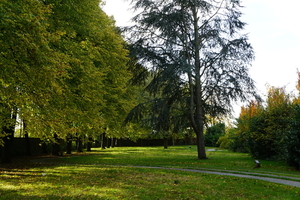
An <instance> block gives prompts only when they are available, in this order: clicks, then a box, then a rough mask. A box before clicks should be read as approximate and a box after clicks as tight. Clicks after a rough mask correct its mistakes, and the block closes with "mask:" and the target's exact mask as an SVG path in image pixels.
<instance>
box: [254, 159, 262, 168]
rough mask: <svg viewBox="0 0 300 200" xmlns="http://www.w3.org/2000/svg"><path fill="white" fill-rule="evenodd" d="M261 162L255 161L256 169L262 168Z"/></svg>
mask: <svg viewBox="0 0 300 200" xmlns="http://www.w3.org/2000/svg"><path fill="white" fill-rule="evenodd" d="M260 167H261V166H260V162H259V161H258V160H254V169H255V168H260Z"/></svg>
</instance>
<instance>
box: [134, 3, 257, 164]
mask: <svg viewBox="0 0 300 200" xmlns="http://www.w3.org/2000/svg"><path fill="white" fill-rule="evenodd" d="M132 4H133V9H135V10H136V11H138V12H139V13H138V14H137V15H136V16H135V17H134V18H133V21H134V22H135V23H136V25H134V26H132V27H130V28H128V32H129V33H128V39H129V40H130V43H132V44H133V49H134V50H135V51H134V52H135V54H136V57H137V58H138V59H139V62H140V63H141V64H143V65H144V66H147V67H148V68H149V69H151V71H152V72H153V73H154V78H153V80H152V81H151V82H150V84H149V85H148V86H147V88H146V89H147V90H148V91H149V92H150V93H151V94H153V95H157V94H162V95H161V97H162V98H169V99H172V98H175V100H173V101H171V105H170V106H172V105H175V104H177V103H179V102H180V103H181V105H182V102H185V103H186V104H185V106H184V107H185V108H186V110H188V113H189V114H188V120H189V122H190V126H191V127H193V129H194V131H195V133H196V136H197V145H198V158H199V159H205V158H206V153H205V146H204V135H203V128H204V123H205V116H206V115H207V114H209V115H212V116H217V115H222V114H223V115H224V114H227V113H229V112H230V111H231V109H232V107H231V102H232V101H237V100H241V101H244V100H247V99H249V98H250V97H253V96H257V95H256V93H255V86H254V82H253V80H252V79H251V78H250V77H249V75H248V67H249V65H250V62H251V61H252V60H253V58H254V53H253V49H252V47H251V45H250V44H249V43H248V39H247V36H246V35H242V34H240V33H239V31H242V30H243V28H244V27H245V23H243V22H242V21H240V17H241V12H240V8H241V5H240V1H239V0H236V1H232V0H221V1H215V0H172V1H171V0H132ZM186 86H188V89H187V87H186ZM178 90H180V91H181V92H179V93H177V94H180V96H175V95H174V94H175V91H178ZM183 99H185V101H184V100H183Z"/></svg>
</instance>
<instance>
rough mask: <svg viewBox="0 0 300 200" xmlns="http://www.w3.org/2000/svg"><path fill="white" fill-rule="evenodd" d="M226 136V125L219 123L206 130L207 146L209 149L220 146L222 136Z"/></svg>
mask: <svg viewBox="0 0 300 200" xmlns="http://www.w3.org/2000/svg"><path fill="white" fill-rule="evenodd" d="M224 134H225V124H224V123H217V124H215V125H213V126H211V127H209V128H208V129H207V130H206V133H205V136H204V137H205V140H204V142H205V146H209V147H217V146H219V145H218V143H217V142H218V140H219V138H220V137H221V136H223V135H224Z"/></svg>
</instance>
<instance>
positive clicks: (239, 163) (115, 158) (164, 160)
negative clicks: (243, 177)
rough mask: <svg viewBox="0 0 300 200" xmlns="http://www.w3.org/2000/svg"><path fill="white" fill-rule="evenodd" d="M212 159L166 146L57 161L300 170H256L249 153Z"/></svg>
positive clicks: (211, 154) (267, 164)
mask: <svg viewBox="0 0 300 200" xmlns="http://www.w3.org/2000/svg"><path fill="white" fill-rule="evenodd" d="M208 149H215V148H208ZM207 157H208V159H206V160H198V159H197V151H196V146H171V147H169V148H168V149H163V148H162V147H117V148H109V149H104V150H102V149H100V148H98V149H93V152H92V153H90V156H77V157H67V158H65V157H63V158H57V159H56V160H55V161H56V162H64V163H78V164H101V165H122V166H123V165H128V166H155V167H172V168H185V169H217V170H218V171H226V170H229V171H230V170H234V171H241V172H249V173H252V172H254V173H264V174H276V175H288V176H296V177H298V176H299V178H300V173H299V171H296V170H294V169H293V168H292V167H289V166H287V165H285V164H284V163H282V162H276V161H267V160H260V162H261V166H262V167H261V168H259V169H253V167H254V159H253V158H251V157H250V156H249V155H248V154H246V153H236V152H231V151H226V150H218V149H217V151H208V152H207Z"/></svg>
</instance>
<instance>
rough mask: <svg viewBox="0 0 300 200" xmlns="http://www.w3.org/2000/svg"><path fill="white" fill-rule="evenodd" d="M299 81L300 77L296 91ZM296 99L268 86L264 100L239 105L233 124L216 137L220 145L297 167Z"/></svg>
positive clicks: (282, 89) (299, 163)
mask: <svg viewBox="0 0 300 200" xmlns="http://www.w3.org/2000/svg"><path fill="white" fill-rule="evenodd" d="M298 77H299V78H300V74H299V72H298ZM299 84H300V79H298V84H297V89H298V91H299V88H300V85H299ZM299 100H300V98H299V94H298V95H296V96H295V95H292V94H290V93H288V92H287V91H286V89H285V87H269V89H268V95H267V97H266V100H265V101H264V102H258V101H251V102H250V103H249V104H248V105H247V106H243V107H242V108H241V113H240V116H239V118H238V119H237V122H236V127H235V128H231V129H229V130H228V131H227V133H226V134H225V136H222V137H221V138H220V139H219V143H220V145H221V147H225V148H229V149H231V150H233V151H237V152H248V153H250V155H251V156H252V157H253V158H261V159H270V160H280V161H285V162H286V163H287V164H289V165H291V166H293V167H295V168H296V169H300V154H299V152H300V132H299V131H300V129H299V128H300V121H299V120H300V118H299V116H300V104H299V103H300V101H299Z"/></svg>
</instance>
